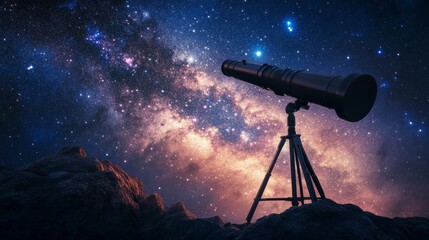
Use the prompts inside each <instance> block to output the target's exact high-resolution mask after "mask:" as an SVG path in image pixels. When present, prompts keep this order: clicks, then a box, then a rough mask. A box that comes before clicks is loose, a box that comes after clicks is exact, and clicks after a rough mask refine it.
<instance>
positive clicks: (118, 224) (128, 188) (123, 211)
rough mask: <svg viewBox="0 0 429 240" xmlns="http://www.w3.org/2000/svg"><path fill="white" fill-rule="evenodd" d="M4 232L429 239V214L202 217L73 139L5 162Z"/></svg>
mask: <svg viewBox="0 0 429 240" xmlns="http://www.w3.org/2000/svg"><path fill="white" fill-rule="evenodd" d="M0 239H153V240H156V239H165V240H167V239H171V240H173V239H174V240H176V239H189V240H191V239H195V240H196V239H204V240H211V239H213V240H215V239H219V240H220V239H222V240H227V239H231V240H233V239H237V240H244V239H429V219H426V218H418V217H416V218H393V219H391V218H385V217H380V216H376V215H374V214H372V213H369V212H364V211H362V210H361V209H360V208H359V207H357V206H355V205H351V204H337V203H335V202H334V201H332V200H329V199H326V200H320V201H318V202H316V203H313V204H307V205H304V206H300V207H293V208H290V209H288V210H286V211H285V212H283V213H281V214H271V215H269V216H265V217H263V218H261V219H258V220H257V221H256V222H255V223H254V224H251V225H249V226H247V227H244V226H243V225H237V224H231V223H225V222H224V221H223V220H222V219H220V218H219V217H217V216H215V217H211V218H197V217H196V216H195V215H194V214H192V213H191V212H190V211H188V210H187V209H186V208H185V206H184V205H183V204H182V203H176V204H173V205H171V206H165V204H164V201H163V199H162V197H161V196H160V195H159V194H156V193H155V194H149V195H148V194H145V193H144V192H143V184H142V182H141V181H140V180H139V179H137V178H136V177H133V176H131V175H129V174H127V173H126V172H125V171H123V170H122V169H121V168H120V167H118V166H117V165H115V164H112V163H111V162H108V161H99V160H97V159H95V158H92V157H88V156H87V155H86V153H85V151H84V150H83V149H82V148H79V147H73V148H65V149H62V150H61V151H60V152H59V153H57V154H53V155H50V156H46V157H44V158H42V159H40V160H38V161H37V162H34V163H33V164H31V165H29V166H27V167H25V168H23V169H11V168H8V167H4V166H3V167H1V168H0Z"/></svg>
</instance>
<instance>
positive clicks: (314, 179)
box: [302, 147, 326, 199]
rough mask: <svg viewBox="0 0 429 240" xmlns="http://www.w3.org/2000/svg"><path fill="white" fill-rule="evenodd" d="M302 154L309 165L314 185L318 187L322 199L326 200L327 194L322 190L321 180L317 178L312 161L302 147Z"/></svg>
mask: <svg viewBox="0 0 429 240" xmlns="http://www.w3.org/2000/svg"><path fill="white" fill-rule="evenodd" d="M302 153H303V155H304V160H305V161H306V163H307V167H308V171H309V172H310V175H311V178H312V179H313V182H314V185H316V188H317V190H318V191H319V194H320V198H322V199H325V198H326V197H325V192H324V191H323V189H322V185H321V184H320V182H319V179H318V178H317V176H316V173H315V172H314V170H313V167H312V166H311V164H310V160H308V157H307V154H306V153H305V150H304V147H302Z"/></svg>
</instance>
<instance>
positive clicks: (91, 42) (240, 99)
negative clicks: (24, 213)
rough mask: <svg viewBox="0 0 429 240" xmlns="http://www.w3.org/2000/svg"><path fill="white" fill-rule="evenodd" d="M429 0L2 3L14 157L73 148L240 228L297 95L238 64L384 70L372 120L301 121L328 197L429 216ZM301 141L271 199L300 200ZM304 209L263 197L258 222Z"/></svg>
mask: <svg viewBox="0 0 429 240" xmlns="http://www.w3.org/2000/svg"><path fill="white" fill-rule="evenodd" d="M425 9H426V10H427V9H428V6H427V5H426V4H425V3H424V2H423V1H411V2H403V3H401V2H398V1H386V2H383V3H377V4H375V3H362V2H360V3H345V2H342V1H327V2H321V1H306V2H305V3H304V2H302V1H266V2H264V3H261V2H260V1H250V0H248V1H246V0H245V1H234V2H228V1H205V2H201V3H198V2H195V1H174V2H169V1H144V2H143V1H89V2H88V1H79V0H69V1H44V2H43V3H38V4H37V3H33V4H24V3H19V2H18V1H17V2H14V1H3V2H2V3H0V21H1V23H2V24H1V25H2V28H0V71H1V73H2V74H1V75H2V76H1V80H0V93H1V102H0V114H1V115H0V127H1V129H2V131H1V132H0V142H1V145H0V150H1V153H2V159H1V162H2V163H3V164H6V165H11V166H15V167H21V166H24V165H25V164H28V163H30V162H31V161H34V160H36V159H37V158H39V157H41V156H43V155H45V154H49V153H52V152H55V151H57V150H58V149H59V148H61V147H64V146H70V145H80V146H82V147H83V148H84V149H85V150H86V151H87V152H88V153H89V154H90V155H93V156H97V157H98V158H99V159H101V160H111V161H113V162H115V163H117V164H119V165H120V166H121V167H123V168H124V169H126V170H127V171H129V172H131V173H132V174H134V175H136V176H138V177H139V178H141V179H142V180H143V182H144V185H145V192H148V193H149V192H159V193H161V195H162V196H163V197H164V198H165V200H166V201H167V203H173V202H175V201H183V202H185V204H186V205H187V207H188V208H189V209H190V210H191V211H193V212H194V213H196V214H197V215H198V216H201V217H206V216H213V215H220V216H222V217H223V218H224V219H226V220H227V221H234V222H242V221H244V218H245V216H246V214H247V211H248V209H249V208H250V205H251V203H252V201H253V198H254V196H255V194H256V191H257V189H258V187H259V184H260V182H261V181H262V178H263V176H264V175H265V171H266V169H267V167H268V165H269V163H270V161H271V158H272V156H273V154H274V151H275V149H276V146H277V143H278V141H279V137H280V136H281V135H284V134H286V115H285V113H284V107H285V106H286V104H287V103H288V102H290V101H293V100H294V99H292V98H289V97H278V96H276V95H274V94H273V93H271V92H269V91H266V90H263V89H260V88H257V87H256V86H250V85H249V84H247V83H244V82H240V81H237V80H234V79H230V78H226V77H224V76H223V75H222V73H221V72H220V65H221V64H222V62H223V61H224V60H226V59H234V60H241V59H247V60H248V61H249V62H255V63H259V64H262V63H269V64H272V65H277V66H279V67H289V68H294V69H306V70H310V71H313V72H323V73H326V74H336V75H346V74H349V73H352V72H358V73H369V74H372V75H374V77H375V78H376V79H377V83H378V87H379V88H378V89H379V91H378V96H377V100H376V104H375V106H374V108H373V110H372V111H371V112H370V114H369V115H368V116H367V117H366V118H365V119H364V120H362V121H360V122H358V123H349V122H345V121H343V120H341V119H338V117H337V116H336V115H335V113H334V111H332V110H329V109H326V108H323V107H320V106H317V105H314V104H312V105H311V107H310V110H308V111H306V110H301V111H300V112H298V113H297V114H296V117H297V131H298V132H299V133H300V134H302V141H303V144H304V147H305V149H306V151H307V153H308V155H309V158H310V160H311V163H312V165H313V167H314V169H315V171H316V173H317V175H318V177H319V179H320V181H321V183H322V186H323V187H324V189H325V193H326V195H327V196H328V197H329V198H332V199H334V200H336V201H338V202H343V203H345V202H351V203H354V204H357V205H359V206H361V207H362V208H363V209H365V210H368V211H372V212H375V213H377V214H381V215H386V216H416V215H419V216H426V217H427V216H429V208H428V206H427V204H426V203H427V199H428V197H429V175H428V174H427V172H429V162H428V156H429V150H428V148H427V145H428V143H429V142H428V137H429V136H428V134H427V131H428V129H427V121H428V114H427V109H428V108H429V94H428V93H429V82H428V79H429V73H428V65H427V63H428V62H429V54H428V53H429V49H428V46H427V44H425V43H426V42H428V41H429V34H428V33H429V32H428V30H427V27H426V26H425V23H424V18H425ZM287 156H288V149H284V152H283V153H282V157H281V159H280V162H279V164H278V165H277V166H276V168H275V170H274V172H273V176H272V178H271V179H270V182H269V184H268V187H267V190H266V191H265V196H280V197H282V196H288V195H290V189H289V184H290V176H289V170H288V168H289V163H288V157H287ZM289 204H290V203H279V202H277V203H261V204H260V206H259V207H258V211H257V213H256V215H257V217H260V216H262V215H265V214H268V213H272V212H280V211H283V210H284V209H286V208H288V207H289Z"/></svg>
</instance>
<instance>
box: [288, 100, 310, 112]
mask: <svg viewBox="0 0 429 240" xmlns="http://www.w3.org/2000/svg"><path fill="white" fill-rule="evenodd" d="M301 108H303V109H305V110H308V109H309V108H310V106H309V105H308V102H307V101H304V100H301V99H297V100H296V101H295V102H294V103H288V105H287V106H286V109H285V110H286V113H287V114H293V113H294V112H298V110H299V109H301Z"/></svg>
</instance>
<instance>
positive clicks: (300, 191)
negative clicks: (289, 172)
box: [294, 149, 304, 205]
mask: <svg viewBox="0 0 429 240" xmlns="http://www.w3.org/2000/svg"><path fill="white" fill-rule="evenodd" d="M294 154H295V155H296V166H297V168H296V169H297V172H298V181H299V182H298V183H299V193H300V196H301V204H302V205H304V190H303V188H302V178H301V170H300V168H299V160H298V154H297V152H296V149H294Z"/></svg>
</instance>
